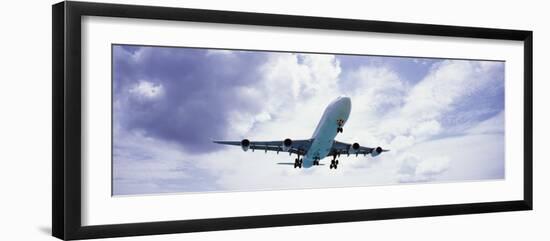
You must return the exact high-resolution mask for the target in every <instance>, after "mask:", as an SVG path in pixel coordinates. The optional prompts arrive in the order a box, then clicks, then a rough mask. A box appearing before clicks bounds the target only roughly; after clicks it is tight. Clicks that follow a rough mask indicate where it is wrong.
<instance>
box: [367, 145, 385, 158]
mask: <svg viewBox="0 0 550 241" xmlns="http://www.w3.org/2000/svg"><path fill="white" fill-rule="evenodd" d="M380 153H382V147H376V148H374V150H372V151H371V153H370V155H371V156H372V157H375V156H378V155H380Z"/></svg>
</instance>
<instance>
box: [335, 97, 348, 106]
mask: <svg viewBox="0 0 550 241" xmlns="http://www.w3.org/2000/svg"><path fill="white" fill-rule="evenodd" d="M338 99H339V100H338V102H340V104H341V105H344V106H349V107H351V99H350V98H349V97H347V96H340V97H338Z"/></svg>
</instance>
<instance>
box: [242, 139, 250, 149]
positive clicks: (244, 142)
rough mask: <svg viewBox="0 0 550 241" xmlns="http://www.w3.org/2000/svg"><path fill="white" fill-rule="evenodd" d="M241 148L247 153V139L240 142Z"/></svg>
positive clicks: (248, 142)
mask: <svg viewBox="0 0 550 241" xmlns="http://www.w3.org/2000/svg"><path fill="white" fill-rule="evenodd" d="M241 147H242V148H243V151H248V148H250V141H249V140H248V139H243V140H242V141H241Z"/></svg>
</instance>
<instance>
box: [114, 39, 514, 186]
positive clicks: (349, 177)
mask: <svg viewBox="0 0 550 241" xmlns="http://www.w3.org/2000/svg"><path fill="white" fill-rule="evenodd" d="M111 51H112V80H111V81H112V133H113V134H112V195H114V196H119V195H120V196H122V195H144V194H169V193H178V194H181V193H203V192H204V193H208V192H243V191H270V190H288V189H307V188H341V187H367V186H375V185H406V184H407V185H410V184H424V183H448V182H471V181H484V180H499V179H504V178H505V155H504V153H505V149H504V147H505V143H504V140H505V132H504V129H505V126H504V123H505V120H504V116H505V114H504V113H505V103H504V97H505V96H504V92H505V81H504V71H505V62H504V61H494V60H474V59H471V60H470V59H452V58H449V59H444V58H429V57H404V56H374V55H350V54H340V53H301V52H281V51H268V50H232V49H210V48H189V47H168V46H146V45H143V46H142V45H126V44H113V45H112V48H111Z"/></svg>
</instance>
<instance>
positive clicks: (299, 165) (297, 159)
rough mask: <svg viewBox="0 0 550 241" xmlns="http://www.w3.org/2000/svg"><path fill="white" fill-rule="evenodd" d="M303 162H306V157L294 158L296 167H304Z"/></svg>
mask: <svg viewBox="0 0 550 241" xmlns="http://www.w3.org/2000/svg"><path fill="white" fill-rule="evenodd" d="M303 162H304V159H300V157H298V158H296V159H294V168H296V167H299V168H302V163H303Z"/></svg>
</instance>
